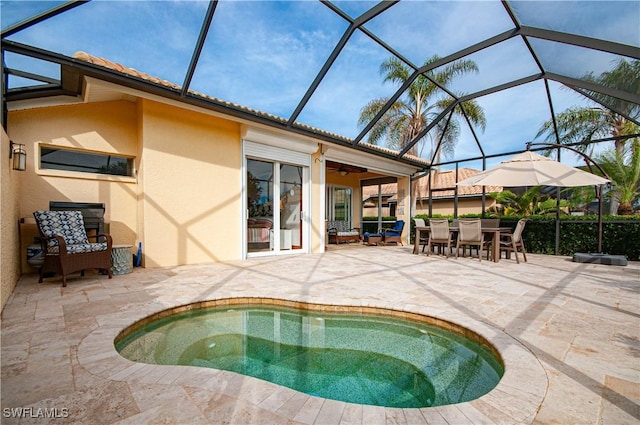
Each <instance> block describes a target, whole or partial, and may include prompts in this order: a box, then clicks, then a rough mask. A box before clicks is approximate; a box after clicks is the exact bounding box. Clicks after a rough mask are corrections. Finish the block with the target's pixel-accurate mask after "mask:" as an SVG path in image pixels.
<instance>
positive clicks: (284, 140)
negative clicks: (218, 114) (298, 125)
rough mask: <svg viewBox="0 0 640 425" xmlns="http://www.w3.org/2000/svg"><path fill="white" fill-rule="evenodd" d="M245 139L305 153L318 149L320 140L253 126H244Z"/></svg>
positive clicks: (243, 135)
mask: <svg viewBox="0 0 640 425" xmlns="http://www.w3.org/2000/svg"><path fill="white" fill-rule="evenodd" d="M241 136H242V139H243V140H246V141H251V142H256V143H260V144H263V145H269V146H274V147H278V148H282V149H287V150H294V151H296V152H301V153H305V154H312V153H314V152H317V151H318V141H315V140H310V139H307V138H302V137H295V136H293V135H291V134H287V133H285V132H282V133H280V132H273V131H267V130H264V129H261V128H257V127H253V126H243V128H242V130H241Z"/></svg>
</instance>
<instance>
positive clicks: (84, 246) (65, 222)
mask: <svg viewBox="0 0 640 425" xmlns="http://www.w3.org/2000/svg"><path fill="white" fill-rule="evenodd" d="M33 215H34V217H35V219H36V223H37V224H38V230H39V231H40V236H41V240H42V249H43V251H44V253H45V256H44V263H43V264H42V267H40V279H39V280H38V282H40V283H42V278H43V277H44V275H45V274H48V273H56V274H59V275H62V286H67V276H68V275H69V274H71V273H76V272H81V273H82V274H83V275H84V270H86V269H101V270H104V271H106V272H107V273H108V275H109V279H111V277H112V272H111V247H112V245H113V241H112V239H111V236H110V235H107V234H99V235H96V236H94V237H92V238H95V239H96V241H95V242H90V241H89V237H88V236H87V232H86V230H85V227H84V220H83V218H82V213H81V212H80V211H36V212H34V213H33Z"/></svg>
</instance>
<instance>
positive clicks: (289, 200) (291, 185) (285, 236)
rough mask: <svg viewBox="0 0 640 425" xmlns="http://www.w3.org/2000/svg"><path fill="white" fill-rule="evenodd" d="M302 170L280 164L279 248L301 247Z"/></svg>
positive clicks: (297, 167)
mask: <svg viewBox="0 0 640 425" xmlns="http://www.w3.org/2000/svg"><path fill="white" fill-rule="evenodd" d="M302 171H303V168H302V167H299V166H295V165H287V164H282V165H280V249H301V248H302Z"/></svg>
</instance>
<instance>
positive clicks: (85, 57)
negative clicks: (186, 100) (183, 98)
mask: <svg viewBox="0 0 640 425" xmlns="http://www.w3.org/2000/svg"><path fill="white" fill-rule="evenodd" d="M73 58H74V59H78V60H81V61H83V62H87V63H90V64H92V65H97V66H101V67H103V68H107V69H109V70H112V71H116V72H119V73H121V74H125V75H128V76H131V77H134V78H138V79H141V80H145V81H147V82H150V83H153V84H157V85H161V86H164V87H167V88H170V89H173V90H176V91H180V90H182V86H180V85H178V84H175V83H172V82H170V81H167V80H163V79H161V78H158V77H154V76H152V75H149V74H147V73H146V72H141V71H138V70H136V69H134V68H129V67H126V66H124V65H121V64H119V63H116V62H113V61H110V60H108V59H105V58H102V57H98V56H93V55H91V54H89V53H86V52H82V51H79V52H76V53H75V54H74V55H73ZM189 94H191V95H193V96H197V97H201V98H203V99H207V100H211V101H213V102H216V103H218V104H221V105H224V106H228V107H231V108H234V109H238V110H242V111H245V112H249V113H251V114H254V115H256V116H261V117H265V118H269V119H272V120H276V121H279V122H282V123H283V124H286V123H287V121H288V120H287V119H286V118H283V117H279V116H277V115H273V114H269V113H267V112H264V111H260V110H257V109H253V108H249V107H247V106H243V105H240V104H237V103H233V102H229V101H226V100H222V99H219V98H217V97H212V96H209V95H206V94H204V93H199V92H196V91H193V90H189ZM295 124H296V126H298V127H300V128H304V129H306V130H309V131H311V132H313V133H316V134H323V135H325V136H329V137H332V138H334V139H337V140H341V141H343V142H347V143H353V142H354V140H353V139H351V138H349V137H345V136H342V135H340V134H337V133H332V132H330V131H326V130H323V129H321V128H317V127H312V126H310V125H307V124H304V123H301V122H297V121H296V123H295ZM358 145H360V146H366V148H367V149H369V150H372V151H378V152H381V153H386V154H391V155H396V154H398V152H397V151H395V150H393V149H388V148H385V147H381V146H376V145H372V144H369V143H366V142H359V143H358ZM404 157H405V158H407V159H410V160H412V161H415V162H419V163H423V164H424V165H425V166H426V165H428V164H429V161H428V160H426V159H424V158H420V157H417V156H413V155H408V154H405V155H404Z"/></svg>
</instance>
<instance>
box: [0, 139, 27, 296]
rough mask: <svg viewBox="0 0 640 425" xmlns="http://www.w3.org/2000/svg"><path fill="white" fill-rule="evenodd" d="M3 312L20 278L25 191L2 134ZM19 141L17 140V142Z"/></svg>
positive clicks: (0, 227) (0, 288) (0, 254)
mask: <svg viewBox="0 0 640 425" xmlns="http://www.w3.org/2000/svg"><path fill="white" fill-rule="evenodd" d="M0 133H1V134H0V135H1V138H2V143H1V144H0V146H2V147H1V148H0V151H1V155H0V158H1V159H0V174H1V177H2V178H1V183H0V193H1V194H2V198H1V199H0V279H1V282H2V283H1V285H0V308H4V305H5V304H6V303H7V300H8V299H9V297H10V296H11V292H13V288H14V287H15V285H16V283H17V282H18V279H19V277H20V252H19V249H18V246H19V238H18V217H19V210H18V204H19V199H18V195H19V194H20V191H21V183H22V178H23V176H24V172H23V171H13V170H12V169H11V162H10V159H9V137H8V136H7V134H6V133H5V132H4V129H3V130H2V131H1V132H0ZM18 140H19V139H16V142H17V141H18Z"/></svg>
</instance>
